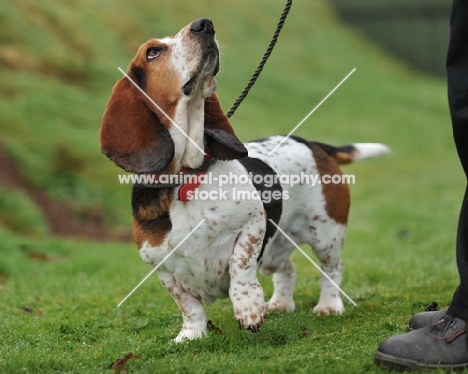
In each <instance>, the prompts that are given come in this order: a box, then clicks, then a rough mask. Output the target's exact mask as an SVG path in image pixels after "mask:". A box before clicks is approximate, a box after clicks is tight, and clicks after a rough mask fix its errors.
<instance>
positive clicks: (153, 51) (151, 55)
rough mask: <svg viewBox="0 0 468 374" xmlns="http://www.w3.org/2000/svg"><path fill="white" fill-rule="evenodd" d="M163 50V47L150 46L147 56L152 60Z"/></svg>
mask: <svg viewBox="0 0 468 374" xmlns="http://www.w3.org/2000/svg"><path fill="white" fill-rule="evenodd" d="M162 51H163V49H162V48H161V47H151V48H148V50H147V51H146V58H147V59H148V60H152V59H153V58H157V57H159V56H161V53H162Z"/></svg>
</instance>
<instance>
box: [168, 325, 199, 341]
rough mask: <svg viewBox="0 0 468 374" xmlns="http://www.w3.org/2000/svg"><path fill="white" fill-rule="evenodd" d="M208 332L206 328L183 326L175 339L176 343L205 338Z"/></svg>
mask: <svg viewBox="0 0 468 374" xmlns="http://www.w3.org/2000/svg"><path fill="white" fill-rule="evenodd" d="M206 334H207V331H206V328H205V329H190V328H182V330H181V331H180V332H179V335H177V337H176V338H175V339H174V340H173V341H174V342H175V343H182V342H185V341H189V340H194V339H200V338H203V337H204V336H205V335H206Z"/></svg>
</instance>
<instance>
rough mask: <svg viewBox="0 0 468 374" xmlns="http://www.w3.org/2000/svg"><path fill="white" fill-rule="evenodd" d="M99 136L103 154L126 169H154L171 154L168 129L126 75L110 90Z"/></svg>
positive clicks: (134, 170) (162, 166)
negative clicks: (110, 93)
mask: <svg viewBox="0 0 468 374" xmlns="http://www.w3.org/2000/svg"><path fill="white" fill-rule="evenodd" d="M129 76H130V77H131V78H132V79H133V80H135V81H138V77H137V76H136V74H135V73H132V72H129ZM132 76H133V77H132ZM100 138H101V150H102V153H104V154H105V155H106V156H107V157H109V158H110V159H111V160H112V161H114V162H115V163H116V164H117V165H118V166H120V167H121V168H122V169H124V170H125V171H129V172H133V173H145V172H157V171H160V170H163V169H165V168H166V167H167V166H168V165H169V164H170V162H171V161H172V159H173V157H174V143H173V141H172V138H171V136H170V134H169V131H168V130H167V129H166V128H165V127H164V125H163V124H162V123H161V121H160V120H159V118H158V116H157V115H156V113H154V112H153V111H151V110H150V108H149V107H148V105H147V103H146V102H145V99H144V96H143V94H142V93H141V92H139V91H138V90H137V89H136V87H134V86H133V84H132V83H131V82H130V81H129V80H128V79H127V78H125V77H124V78H121V79H120V80H119V81H118V82H117V83H116V84H115V86H114V88H113V90H112V95H111V97H110V99H109V102H108V103H107V108H106V111H105V113H104V115H103V118H102V127H101V131H100Z"/></svg>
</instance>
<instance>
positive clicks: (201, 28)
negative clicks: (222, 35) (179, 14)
mask: <svg viewBox="0 0 468 374" xmlns="http://www.w3.org/2000/svg"><path fill="white" fill-rule="evenodd" d="M190 31H191V32H192V33H194V34H214V27H213V22H211V20H210V19H209V18H200V19H197V20H196V21H193V23H192V26H191V27H190Z"/></svg>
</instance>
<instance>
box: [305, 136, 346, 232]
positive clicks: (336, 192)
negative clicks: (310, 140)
mask: <svg viewBox="0 0 468 374" xmlns="http://www.w3.org/2000/svg"><path fill="white" fill-rule="evenodd" d="M311 148H312V151H313V156H314V159H315V163H316V165H317V171H318V173H319V174H320V176H321V177H323V176H324V175H330V176H331V175H340V176H341V175H342V173H341V170H340V168H339V167H338V165H337V164H336V162H335V160H334V159H333V158H331V157H330V156H328V155H327V153H326V152H325V151H324V150H323V149H322V148H320V146H318V145H316V144H312V146H311ZM321 186H322V191H323V195H324V197H325V201H326V205H325V210H326V211H327V214H328V215H329V216H330V218H332V219H334V220H335V221H336V222H337V223H341V224H346V223H347V222H348V213H349V206H350V204H351V198H350V193H349V187H348V185H347V184H344V183H339V184H335V183H328V184H325V183H322V184H321ZM314 218H315V217H314Z"/></svg>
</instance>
